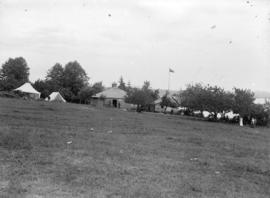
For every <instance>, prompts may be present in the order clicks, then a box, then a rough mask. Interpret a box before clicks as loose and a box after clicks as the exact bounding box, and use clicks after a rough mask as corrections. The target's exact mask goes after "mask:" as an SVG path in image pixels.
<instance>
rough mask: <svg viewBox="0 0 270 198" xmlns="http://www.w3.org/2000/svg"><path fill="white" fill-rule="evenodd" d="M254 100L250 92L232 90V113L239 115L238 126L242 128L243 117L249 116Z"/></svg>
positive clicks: (246, 90)
mask: <svg viewBox="0 0 270 198" xmlns="http://www.w3.org/2000/svg"><path fill="white" fill-rule="evenodd" d="M254 100H255V98H254V93H253V92H252V91H250V90H248V89H238V88H234V105H233V111H234V112H235V113H239V115H240V123H239V124H240V126H243V117H245V116H249V115H250V114H251V110H252V106H253V103H254Z"/></svg>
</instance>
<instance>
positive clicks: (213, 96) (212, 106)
mask: <svg viewBox="0 0 270 198" xmlns="http://www.w3.org/2000/svg"><path fill="white" fill-rule="evenodd" d="M180 95H181V103H182V105H183V106H185V107H188V108H190V109H192V110H200V111H204V110H205V111H209V112H213V113H214V114H215V115H216V116H217V114H218V113H219V112H223V111H228V110H231V109H232V107H233V94H232V93H230V92H226V91H225V90H224V89H222V88H220V87H218V86H210V85H207V86H203V85H202V84H199V83H198V84H195V85H188V87H187V89H186V90H185V91H183V92H182V93H181V94H180ZM216 116H215V117H216Z"/></svg>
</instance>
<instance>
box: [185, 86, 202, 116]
mask: <svg viewBox="0 0 270 198" xmlns="http://www.w3.org/2000/svg"><path fill="white" fill-rule="evenodd" d="M205 96H206V94H205V90H204V88H203V86H202V84H200V83H197V84H195V85H191V84H189V85H187V88H186V90H184V91H183V92H182V93H181V95H180V97H181V105H182V106H184V107H188V108H189V109H192V110H200V111H203V110H204V108H205Z"/></svg>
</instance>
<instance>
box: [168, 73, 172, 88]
mask: <svg viewBox="0 0 270 198" xmlns="http://www.w3.org/2000/svg"><path fill="white" fill-rule="evenodd" d="M170 78H171V71H170V69H169V74H168V92H169V91H170Z"/></svg>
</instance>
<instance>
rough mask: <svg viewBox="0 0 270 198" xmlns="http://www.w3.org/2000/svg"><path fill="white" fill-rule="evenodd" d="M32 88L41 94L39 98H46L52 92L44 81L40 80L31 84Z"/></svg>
mask: <svg viewBox="0 0 270 198" xmlns="http://www.w3.org/2000/svg"><path fill="white" fill-rule="evenodd" d="M33 87H34V88H35V89H36V90H37V91H39V92H40V93H41V94H40V97H41V98H47V97H48V96H49V95H50V93H51V92H52V91H51V87H50V85H49V83H48V82H47V81H46V80H41V79H38V80H36V81H35V82H34V84H33Z"/></svg>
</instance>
